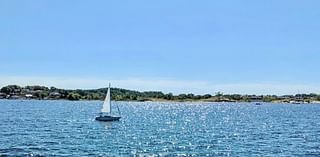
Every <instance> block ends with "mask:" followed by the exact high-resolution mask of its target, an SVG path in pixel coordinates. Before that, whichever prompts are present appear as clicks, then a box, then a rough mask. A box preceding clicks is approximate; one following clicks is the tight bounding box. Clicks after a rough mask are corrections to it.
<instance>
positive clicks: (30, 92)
mask: <svg viewBox="0 0 320 157" xmlns="http://www.w3.org/2000/svg"><path fill="white" fill-rule="evenodd" d="M106 93H107V88H99V89H86V90H83V89H76V90H71V89H59V88H56V87H45V86H39V85H35V86H25V87H21V86H18V85H8V86H5V87H2V88H1V89H0V99H40V100H59V99H65V100H103V99H104V97H105V94H106ZM111 96H112V99H113V100H116V101H203V102H288V103H289V102H308V103H310V102H319V101H320V95H319V94H314V93H311V94H296V95H282V96H277V95H240V94H223V93H222V92H217V93H214V94H204V95H195V94H192V93H188V94H178V95H174V94H172V93H163V92H161V91H144V92H140V91H135V90H127V89H121V88H112V90H111Z"/></svg>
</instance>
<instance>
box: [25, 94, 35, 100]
mask: <svg viewBox="0 0 320 157" xmlns="http://www.w3.org/2000/svg"><path fill="white" fill-rule="evenodd" d="M25 97H26V98H28V99H31V98H33V95H32V94H26V95H25Z"/></svg>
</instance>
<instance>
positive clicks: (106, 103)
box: [101, 85, 111, 113]
mask: <svg viewBox="0 0 320 157" xmlns="http://www.w3.org/2000/svg"><path fill="white" fill-rule="evenodd" d="M101 112H104V113H110V112H111V99H110V85H109V88H108V92H107V96H106V98H105V100H104V103H103V107H102V109H101Z"/></svg>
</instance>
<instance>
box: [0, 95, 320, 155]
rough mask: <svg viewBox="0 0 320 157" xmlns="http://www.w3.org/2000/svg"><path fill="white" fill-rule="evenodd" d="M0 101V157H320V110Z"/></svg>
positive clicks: (246, 105) (240, 105)
mask: <svg viewBox="0 0 320 157" xmlns="http://www.w3.org/2000/svg"><path fill="white" fill-rule="evenodd" d="M115 103H116V104H118V105H119V107H120V109H121V111H122V117H123V118H122V119H121V121H119V122H108V123H106V122H104V123H103V122H97V121H95V120H94V117H95V114H96V113H97V112H99V109H100V108H101V105H102V102H100V101H74V102H71V101H33V100H26V101H21V100H0V155H8V156H11V155H12V156H16V155H22V156H28V155H29V156H32V155H35V156H36V155H38V156H42V155H43V156H55V155H56V156H151V155H153V156H320V105H317V104H313V105H312V104H301V105H292V104H263V105H261V106H256V105H254V104H250V103H149V102H144V103H141V102H131V103H130V102H115Z"/></svg>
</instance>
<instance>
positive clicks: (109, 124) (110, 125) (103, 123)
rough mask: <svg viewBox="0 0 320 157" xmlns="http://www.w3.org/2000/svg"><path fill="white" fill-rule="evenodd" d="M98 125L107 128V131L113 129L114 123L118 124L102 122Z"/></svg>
mask: <svg viewBox="0 0 320 157" xmlns="http://www.w3.org/2000/svg"><path fill="white" fill-rule="evenodd" d="M98 123H99V124H100V125H101V126H102V127H103V128H105V129H106V130H109V129H112V123H116V122H100V121H98Z"/></svg>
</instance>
